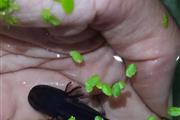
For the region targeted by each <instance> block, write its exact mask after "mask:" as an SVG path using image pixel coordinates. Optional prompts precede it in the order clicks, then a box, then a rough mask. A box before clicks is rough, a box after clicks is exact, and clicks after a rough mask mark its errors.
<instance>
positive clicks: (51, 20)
mask: <svg viewBox="0 0 180 120" xmlns="http://www.w3.org/2000/svg"><path fill="white" fill-rule="evenodd" d="M41 16H42V18H43V21H44V22H46V23H48V24H51V25H53V26H58V25H60V23H61V21H60V20H59V19H58V18H57V17H56V16H55V15H53V14H52V13H51V10H50V9H44V10H43V11H42V13H41Z"/></svg>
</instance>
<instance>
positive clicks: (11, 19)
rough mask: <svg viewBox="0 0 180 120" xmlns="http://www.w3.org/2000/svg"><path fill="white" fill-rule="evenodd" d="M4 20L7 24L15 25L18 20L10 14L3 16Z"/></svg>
mask: <svg viewBox="0 0 180 120" xmlns="http://www.w3.org/2000/svg"><path fill="white" fill-rule="evenodd" d="M4 20H5V22H6V23H7V24H9V25H16V24H17V21H18V20H17V19H16V18H15V17H11V16H5V17H4Z"/></svg>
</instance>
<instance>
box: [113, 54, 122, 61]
mask: <svg viewBox="0 0 180 120" xmlns="http://www.w3.org/2000/svg"><path fill="white" fill-rule="evenodd" d="M113 57H114V59H115V60H116V61H118V62H123V59H122V58H121V57H120V56H117V55H115V56H113Z"/></svg>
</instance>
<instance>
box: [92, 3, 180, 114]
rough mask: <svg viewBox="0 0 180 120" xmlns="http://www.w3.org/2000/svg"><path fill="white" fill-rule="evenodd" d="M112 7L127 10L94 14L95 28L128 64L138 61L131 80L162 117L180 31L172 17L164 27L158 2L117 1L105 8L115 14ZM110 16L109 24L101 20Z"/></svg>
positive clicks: (163, 12) (166, 103) (144, 98)
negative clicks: (166, 26)
mask: <svg viewBox="0 0 180 120" xmlns="http://www.w3.org/2000/svg"><path fill="white" fill-rule="evenodd" d="M134 2H135V3H136V5H135V4H133V3H134ZM118 5H119V7H118ZM121 5H124V6H121ZM115 6H116V7H115ZM125 6H126V7H125ZM114 8H117V9H118V8H119V11H120V12H119V13H120V14H121V11H126V13H124V14H121V16H118V15H119V14H117V15H114V16H113V14H108V13H109V12H105V13H104V14H101V16H99V17H97V20H99V22H98V23H95V24H94V25H95V26H94V27H95V28H96V27H98V28H99V27H100V26H101V28H103V29H105V30H104V32H103V35H104V36H105V38H106V39H107V40H108V42H109V43H110V44H111V45H112V47H113V48H114V49H115V50H116V51H117V53H118V54H119V55H120V56H122V57H123V58H124V59H125V62H126V63H127V64H128V63H135V64H137V66H138V74H137V76H136V77H135V78H134V79H133V80H132V83H133V86H134V88H135V90H136V91H137V93H138V94H139V96H140V97H141V98H142V99H143V100H144V102H145V103H146V104H147V105H148V107H149V108H150V109H151V110H153V111H154V112H156V113H157V114H159V115H161V116H164V115H166V114H167V112H166V109H167V105H168V97H169V91H170V85H171V80H172V75H173V71H174V67H175V59H176V56H177V54H178V51H177V50H178V43H179V41H178V40H179V37H180V36H179V31H178V29H177V27H176V25H175V24H174V23H173V21H172V19H170V24H169V27H168V28H167V29H166V28H164V27H163V25H162V16H163V14H165V13H166V11H165V9H164V8H163V7H162V5H161V3H160V2H159V1H156V0H153V1H152V0H151V1H150V0H148V1H136V0H134V1H133V2H130V1H126V2H121V3H120V2H119V4H118V1H116V2H114V4H113V3H112V4H110V5H109V6H108V10H109V11H111V13H116V12H117V9H114ZM121 9H122V10H121ZM108 10H107V11H108ZM110 17H113V18H114V19H113V20H114V22H112V21H113V20H110V19H109V21H108V22H109V26H105V25H104V23H103V22H102V23H101V22H100V20H102V19H105V20H107V19H108V18H110ZM118 20H119V21H118ZM110 21H111V22H112V23H111V22H110ZM106 22H107V21H106ZM118 22H119V24H118ZM110 23H111V24H110ZM103 25H104V26H105V27H104V26H103ZM103 29H101V30H103Z"/></svg>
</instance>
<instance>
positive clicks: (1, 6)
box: [0, 0, 20, 25]
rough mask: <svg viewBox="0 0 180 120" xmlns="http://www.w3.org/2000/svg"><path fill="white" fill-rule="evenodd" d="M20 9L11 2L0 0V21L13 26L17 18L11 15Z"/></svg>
mask: <svg viewBox="0 0 180 120" xmlns="http://www.w3.org/2000/svg"><path fill="white" fill-rule="evenodd" d="M19 9H20V8H19V6H18V5H17V4H16V3H15V2H14V1H13V0H0V19H1V20H3V21H4V22H5V23H7V24H9V25H15V24H16V23H17V18H15V17H13V16H12V13H14V12H15V11H18V10H19Z"/></svg>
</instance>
